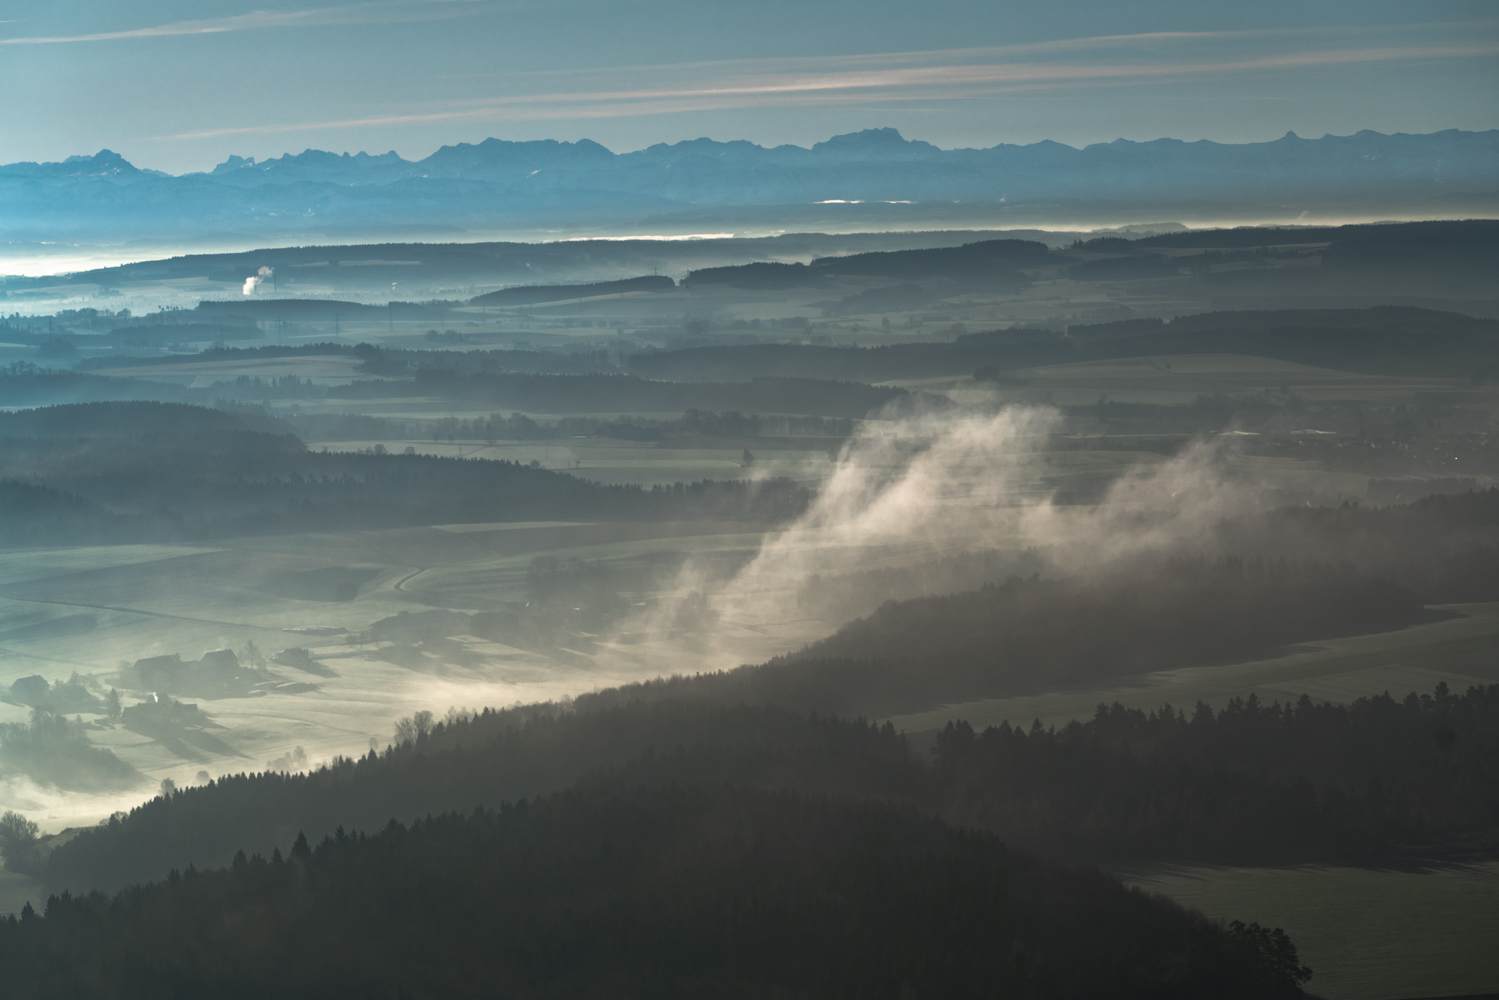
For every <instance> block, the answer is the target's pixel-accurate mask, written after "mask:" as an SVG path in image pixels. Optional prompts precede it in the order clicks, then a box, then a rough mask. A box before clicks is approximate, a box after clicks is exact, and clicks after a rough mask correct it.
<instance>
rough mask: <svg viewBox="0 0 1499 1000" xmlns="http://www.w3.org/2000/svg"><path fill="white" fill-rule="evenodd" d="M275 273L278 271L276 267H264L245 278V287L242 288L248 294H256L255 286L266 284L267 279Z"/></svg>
mask: <svg viewBox="0 0 1499 1000" xmlns="http://www.w3.org/2000/svg"><path fill="white" fill-rule="evenodd" d="M275 273H276V272H275V269H273V268H269V267H262V268H261V269H260V270H259V271H257V272H256V273H254V274H252V275H250V276H249V277H248V278H246V279H245V287H244V288H243V289H242V291H243V292H244V293H245V294H246V295H253V294H255V288H256V286H257V285H263V284H265V283H266V280H267V279H269V278H270V277H271V275H273V274H275Z"/></svg>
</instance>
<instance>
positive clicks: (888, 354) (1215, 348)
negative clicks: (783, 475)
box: [629, 306, 1499, 382]
mask: <svg viewBox="0 0 1499 1000" xmlns="http://www.w3.org/2000/svg"><path fill="white" fill-rule="evenodd" d="M1162 354H1250V355H1258V356H1262V357H1270V358H1277V359H1280V360H1284V361H1294V362H1297V363H1300V364H1308V365H1316V366H1319V367H1324V368H1334V369H1338V370H1342V371H1354V372H1366V373H1370V374H1378V375H1425V376H1436V377H1447V378H1468V377H1471V376H1474V375H1475V374H1478V373H1480V372H1482V371H1485V370H1488V369H1491V368H1493V367H1494V366H1496V365H1499V322H1496V321H1494V320H1480V319H1474V318H1472V317H1470V316H1464V315H1461V314H1458V313H1449V312H1437V311H1433V310H1426V309H1415V308H1405V307H1401V308H1396V307H1389V306H1380V307H1375V308H1371V309H1347V310H1343V309H1306V310H1269V311H1247V312H1220V313H1205V314H1196V315H1190V316H1182V317H1178V318H1176V319H1174V320H1171V321H1169V322H1165V321H1161V320H1157V319H1145V320H1128V321H1124V322H1120V323H1110V324H1093V325H1080V326H1076V327H1073V328H1070V329H1069V331H1068V336H1066V337H1059V336H1057V335H1056V334H1055V333H1052V332H1049V331H1032V330H1002V331H993V332H988V333H971V334H965V335H962V336H959V337H958V338H957V339H956V340H954V341H952V342H948V343H912V344H893V345H889V346H885V347H820V346H815V345H802V344H746V345H734V346H724V347H695V348H688V349H684V350H679V351H662V352H658V353H654V354H637V355H634V356H632V357H631V358H630V361H629V368H630V371H632V372H634V373H636V374H638V375H644V376H647V377H649V378H661V379H681V380H687V379H698V380H703V381H714V380H719V379H727V378H736V377H737V378H747V377H755V376H767V375H789V374H796V375H801V376H806V377H813V378H826V379H856V380H859V381H865V382H882V381H887V380H892V379H917V378H931V377H935V376H961V375H971V374H973V373H974V372H975V371H979V370H982V369H987V370H988V371H990V372H991V373H994V374H999V373H1003V372H1007V371H1014V370H1016V369H1022V368H1033V367H1038V366H1042V365H1055V364H1067V363H1071V362H1077V361H1099V360H1107V359H1110V358H1129V357H1143V356H1150V355H1162Z"/></svg>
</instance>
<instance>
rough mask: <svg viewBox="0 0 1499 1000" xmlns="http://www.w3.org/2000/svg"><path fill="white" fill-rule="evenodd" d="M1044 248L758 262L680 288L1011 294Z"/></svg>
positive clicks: (1047, 258)
mask: <svg viewBox="0 0 1499 1000" xmlns="http://www.w3.org/2000/svg"><path fill="white" fill-rule="evenodd" d="M1052 262H1053V259H1052V257H1051V251H1050V250H1049V248H1048V247H1047V246H1046V244H1044V243H1035V242H1032V241H1029V240H984V241H981V242H978V243H966V244H964V245H963V246H957V247H933V248H928V249H921V250H888V251H876V252H874V253H858V254H847V255H844V256H839V257H818V258H816V259H814V260H813V261H812V263H810V264H801V263H794V264H782V263H774V262H764V261H759V262H755V263H752V264H739V265H733V266H728V267H704V268H699V269H697V270H695V271H691V272H689V273H688V275H687V277H686V278H685V279H684V280H683V282H682V284H683V285H684V286H691V285H697V286H703V285H729V286H731V287H734V288H754V289H775V288H797V287H802V286H808V285H818V284H821V283H822V282H823V280H824V279H825V278H833V277H846V276H850V275H857V276H860V277H877V278H895V279H899V280H901V281H921V280H924V279H941V280H943V281H945V282H947V283H949V284H956V285H960V286H962V287H965V288H968V287H982V288H985V289H988V290H993V291H1004V292H1012V291H1018V290H1019V289H1021V288H1024V287H1026V285H1028V284H1029V282H1028V281H1027V280H1026V278H1025V276H1024V275H1022V274H1020V273H1019V271H1020V269H1021V268H1026V267H1037V266H1044V265H1046V264H1048V263H1052Z"/></svg>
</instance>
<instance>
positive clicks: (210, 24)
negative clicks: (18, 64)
mask: <svg viewBox="0 0 1499 1000" xmlns="http://www.w3.org/2000/svg"><path fill="white" fill-rule="evenodd" d="M482 2H483V0H468V2H466V3H464V2H456V0H424V2H415V3H413V2H409V0H390V2H374V3H355V4H345V5H342V6H336V7H314V8H310V9H307V10H257V11H252V12H250V13H248V14H233V15H230V16H228V17H210V18H202V19H200V20H193V21H173V22H171V23H169V24H158V25H152V26H149V27H144V28H127V29H124V30H120V31H97V32H93V33H90V34H84V35H48V36H37V37H20V38H0V45H66V44H72V43H80V42H115V41H124V40H128V39H134V38H171V37H177V36H184V35H188V36H190V35H221V34H225V33H227V32H233V31H259V30H265V29H269V28H310V27H324V26H329V25H345V24H402V23H407V22H411V21H437V20H443V19H446V18H450V17H462V16H464V15H466V14H468V13H470V12H471V11H473V10H474V9H475V8H476V7H477V5H478V4H479V3H482ZM4 23H7V22H3V21H0V24H4Z"/></svg>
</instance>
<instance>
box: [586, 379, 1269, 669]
mask: <svg viewBox="0 0 1499 1000" xmlns="http://www.w3.org/2000/svg"><path fill="white" fill-rule="evenodd" d="M1061 426H1062V418H1061V415H1060V413H1058V412H1057V411H1056V410H1054V409H1052V408H1049V407H1040V406H1010V407H1006V408H1004V409H1002V410H1000V411H999V412H998V413H964V414H959V415H956V416H955V415H952V414H951V413H950V412H938V413H927V414H921V415H917V416H911V417H906V418H903V419H898V420H890V421H870V422H868V423H867V424H866V430H865V431H864V432H863V433H862V434H860V435H859V436H857V437H855V438H853V439H852V440H850V441H849V442H848V443H847V444H846V445H845V446H844V448H843V449H842V452H841V453H840V455H839V458H838V462H837V465H836V468H835V470H834V472H833V474H832V475H831V476H830V477H829V479H828V480H827V481H826V482H825V483H824V484H823V486H822V487H821V489H820V491H819V492H818V495H817V497H816V499H815V500H814V502H813V503H812V505H811V507H810V509H809V510H808V511H807V512H806V513H805V514H804V515H803V516H801V517H800V518H798V519H797V520H796V521H795V523H793V524H792V525H790V526H789V527H787V528H785V529H784V530H782V531H779V532H777V533H775V534H773V535H771V536H768V537H767V538H766V540H765V542H764V544H763V545H762V547H761V549H760V551H759V553H758V554H757V555H756V556H755V557H754V558H753V560H751V561H750V562H749V563H748V565H746V566H745V567H744V568H743V569H741V570H740V571H738V572H737V573H735V574H734V575H733V576H732V577H731V578H729V579H727V580H721V579H716V578H715V574H714V571H713V569H712V567H706V566H703V565H700V564H698V563H696V562H694V561H691V560H689V561H688V562H687V563H686V565H684V567H683V568H682V570H681V572H680V573H679V575H678V578H677V580H676V582H675V586H674V587H673V588H671V590H670V591H669V592H668V593H667V594H666V595H665V596H664V597H663V599H661V600H660V601H659V602H657V603H656V604H655V605H654V606H652V607H651V608H650V609H649V610H648V611H647V612H645V613H644V614H642V615H640V616H638V617H637V618H636V619H635V620H633V621H631V622H629V623H628V624H627V625H626V627H625V628H624V629H623V630H622V631H621V635H630V636H633V637H634V640H633V641H634V643H635V645H633V646H624V645H618V644H616V645H614V646H613V651H614V653H615V654H616V655H620V656H624V657H627V658H629V659H631V660H633V661H634V662H636V663H639V664H640V666H641V667H642V668H643V669H646V670H651V669H654V672H655V673H656V674H663V673H694V672H699V671H708V670H721V669H731V668H733V667H736V666H739V665H741V664H744V663H750V662H757V661H760V660H763V659H765V658H767V656H768V655H775V654H777V653H782V652H789V651H791V650H792V649H794V648H796V647H797V646H798V645H800V644H802V642H805V641H806V640H808V639H811V638H820V637H821V636H822V635H825V634H827V633H828V632H829V631H831V629H832V628H833V627H835V626H836V625H838V624H840V623H839V622H837V621H833V622H826V621H817V620H809V616H808V614H807V613H806V610H805V608H804V607H802V602H800V601H799V592H800V591H802V590H803V588H804V587H805V586H806V584H807V581H808V580H812V581H814V584H815V582H816V581H818V580H819V579H820V578H824V579H828V580H837V579H838V578H839V577H840V576H842V575H845V574H853V573H859V572H860V571H865V570H871V569H885V568H890V567H900V566H902V565H907V566H909V565H911V564H912V563H916V562H919V561H921V560H931V559H933V558H934V557H941V556H944V555H953V554H962V553H974V552H979V551H983V552H986V553H990V554H991V556H992V557H991V558H990V559H988V560H987V562H986V564H985V567H986V570H987V572H988V574H989V576H988V579H973V580H970V581H968V583H969V584H970V585H972V586H978V585H980V584H981V583H983V582H988V580H989V579H993V578H994V577H995V576H996V575H998V576H999V578H1000V579H1003V574H1014V573H1024V574H1025V575H1029V573H1030V572H1033V571H1039V570H1042V569H1044V570H1045V571H1046V572H1047V573H1048V574H1054V575H1078V574H1085V573H1090V572H1097V571H1101V570H1104V569H1107V568H1109V567H1111V566H1116V565H1118V564H1119V563H1121V562H1122V561H1124V560H1128V559H1133V558H1138V557H1141V556H1148V555H1150V554H1152V553H1161V552H1165V551H1166V550H1168V549H1179V548H1181V547H1183V546H1190V545H1192V544H1193V543H1194V542H1195V541H1197V540H1199V539H1201V538H1203V536H1204V533H1205V532H1206V530H1207V529H1208V528H1209V527H1211V526H1212V525H1213V524H1214V523H1216V522H1218V521H1220V520H1222V519H1223V518H1225V517H1232V516H1235V515H1238V514H1242V513H1246V512H1248V511H1251V510H1254V509H1258V508H1261V507H1263V506H1264V500H1263V496H1264V492H1265V485H1264V484H1260V483H1257V482H1255V481H1252V480H1248V479H1246V478H1245V477H1243V476H1242V475H1239V474H1237V473H1236V469H1235V466H1234V464H1233V462H1232V461H1231V459H1232V447H1233V445H1232V443H1231V439H1229V438H1221V437H1220V438H1212V439H1199V440H1196V441H1193V442H1192V443H1190V444H1189V445H1188V446H1187V447H1186V448H1184V449H1183V450H1182V451H1180V452H1179V453H1178V454H1177V455H1175V456H1174V457H1170V458H1166V459H1162V460H1160V461H1156V462H1150V463H1149V464H1144V463H1140V464H1134V465H1131V466H1128V467H1127V468H1125V469H1124V470H1123V471H1122V474H1120V475H1118V476H1117V478H1114V479H1113V481H1112V482H1111V483H1109V484H1108V485H1107V487H1106V489H1105V490H1104V492H1103V494H1102V496H1101V497H1100V498H1098V502H1097V503H1087V504H1066V503H1059V502H1058V496H1057V492H1058V491H1057V489H1056V488H1055V487H1054V486H1052V485H1050V484H1049V483H1048V481H1047V475H1046V474H1047V472H1048V471H1049V470H1050V468H1051V467H1050V466H1049V465H1048V464H1047V463H1048V461H1049V459H1048V457H1047V443H1048V440H1049V439H1050V438H1051V437H1052V436H1053V435H1055V434H1057V433H1058V432H1059V431H1060V430H1061ZM995 582H998V581H997V580H996V581H995ZM694 618H697V619H706V620H703V621H694ZM641 637H651V638H653V639H654V641H650V642H647V643H644V644H643V646H642V644H641V642H640V639H641ZM645 650H648V651H649V655H648V656H642V653H643V652H644V651H645Z"/></svg>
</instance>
